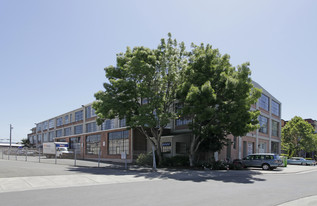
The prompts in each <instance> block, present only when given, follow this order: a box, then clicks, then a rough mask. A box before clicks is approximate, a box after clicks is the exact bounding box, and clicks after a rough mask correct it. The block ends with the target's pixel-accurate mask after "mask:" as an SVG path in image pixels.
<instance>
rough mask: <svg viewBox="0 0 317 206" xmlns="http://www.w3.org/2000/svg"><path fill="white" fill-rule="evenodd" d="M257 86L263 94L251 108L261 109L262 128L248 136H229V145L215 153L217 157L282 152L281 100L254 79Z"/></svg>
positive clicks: (224, 157) (240, 156) (228, 157)
mask: <svg viewBox="0 0 317 206" xmlns="http://www.w3.org/2000/svg"><path fill="white" fill-rule="evenodd" d="M253 85H254V87H256V88H259V89H261V90H262V95H261V97H260V99H259V100H258V102H257V103H256V104H255V105H252V107H251V110H259V111H260V116H259V124H260V128H259V129H257V130H256V131H253V132H250V133H248V134H247V135H246V136H242V137H234V136H232V135H230V136H229V137H228V146H226V147H224V149H223V150H222V151H220V152H219V153H216V154H215V158H216V159H219V160H224V159H229V160H232V159H241V158H243V157H245V156H247V155H249V154H252V153H267V152H269V153H276V154H280V152H281V102H280V101H278V100H277V99H276V98H275V97H273V96H272V95H271V94H270V93H269V92H268V91H267V90H265V89H264V88H263V87H262V86H261V85H259V84H258V83H256V82H254V81H253Z"/></svg>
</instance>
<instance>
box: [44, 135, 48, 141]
mask: <svg viewBox="0 0 317 206" xmlns="http://www.w3.org/2000/svg"><path fill="white" fill-rule="evenodd" d="M43 139H44V140H43V142H48V134H47V133H44V134H43Z"/></svg>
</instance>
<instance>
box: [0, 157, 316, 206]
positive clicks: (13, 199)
mask: <svg viewBox="0 0 317 206" xmlns="http://www.w3.org/2000/svg"><path fill="white" fill-rule="evenodd" d="M316 178H317V167H313V166H312V167H310V166H292V165H289V166H288V167H287V168H281V169H278V170H277V171H262V170H260V169H251V170H242V171H209V170H205V171H192V170H180V171H178V170H158V171H157V172H150V171H144V170H137V169H132V170H129V171H125V170H122V169H107V168H91V167H73V166H67V165H52V164H39V163H34V162H22V161H11V160H10V161H8V160H0V188H1V190H0V200H1V205H6V206H18V205H24V206H34V205H45V206H50V205H54V206H55V205H78V206H81V205H138V206H139V205H151V206H152V205H281V204H283V203H287V202H290V201H294V200H298V201H300V200H301V198H305V197H310V196H314V195H317V186H316V185H315V184H314V179H316ZM301 205H305V204H301Z"/></svg>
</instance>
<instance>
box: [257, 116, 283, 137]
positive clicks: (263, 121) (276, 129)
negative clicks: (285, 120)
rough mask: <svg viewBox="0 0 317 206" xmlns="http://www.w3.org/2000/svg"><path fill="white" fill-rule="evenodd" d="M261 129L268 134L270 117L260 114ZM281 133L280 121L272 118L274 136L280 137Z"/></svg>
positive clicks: (260, 130)
mask: <svg viewBox="0 0 317 206" xmlns="http://www.w3.org/2000/svg"><path fill="white" fill-rule="evenodd" d="M259 123H260V129H259V132H261V133H264V134H268V118H266V117H264V116H262V115H260V116H259ZM278 135H279V123H278V122H277V121H274V120H272V136H276V137H278Z"/></svg>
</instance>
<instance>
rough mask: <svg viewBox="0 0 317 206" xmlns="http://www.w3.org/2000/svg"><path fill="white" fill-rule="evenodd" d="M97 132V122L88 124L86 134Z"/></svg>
mask: <svg viewBox="0 0 317 206" xmlns="http://www.w3.org/2000/svg"><path fill="white" fill-rule="evenodd" d="M95 131H97V124H96V122H91V123H88V124H86V132H87V133H89V132H95Z"/></svg>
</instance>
